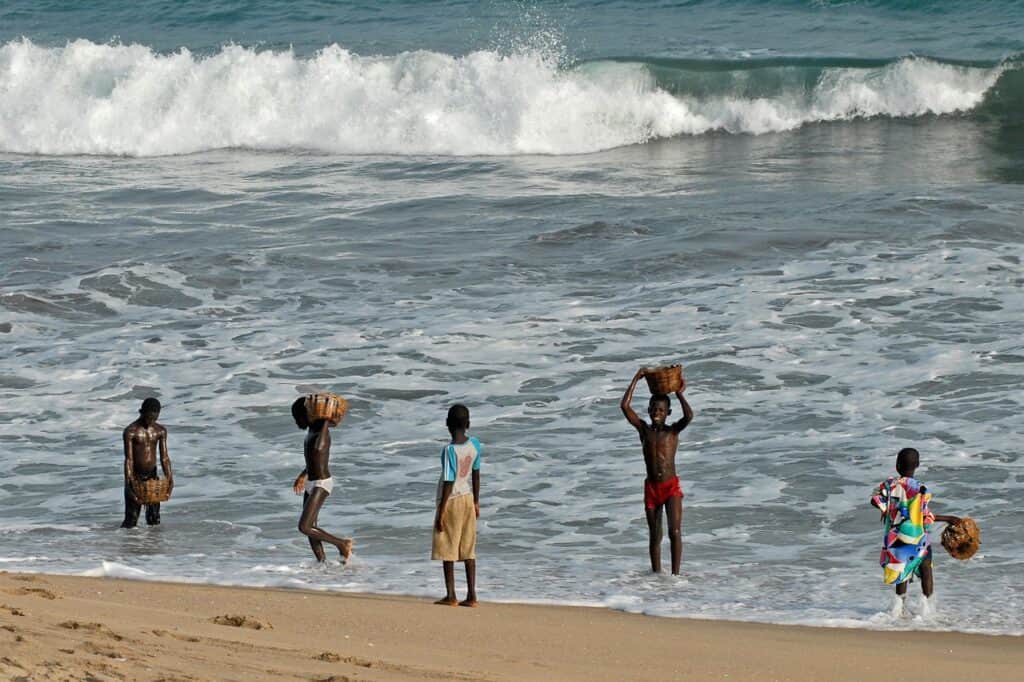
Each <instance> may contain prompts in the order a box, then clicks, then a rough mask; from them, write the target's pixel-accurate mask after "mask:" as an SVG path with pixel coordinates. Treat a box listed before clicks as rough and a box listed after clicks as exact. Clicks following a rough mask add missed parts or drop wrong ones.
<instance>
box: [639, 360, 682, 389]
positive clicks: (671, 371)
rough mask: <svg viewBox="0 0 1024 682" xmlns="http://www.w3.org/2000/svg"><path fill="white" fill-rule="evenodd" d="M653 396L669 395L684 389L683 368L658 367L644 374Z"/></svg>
mask: <svg viewBox="0 0 1024 682" xmlns="http://www.w3.org/2000/svg"><path fill="white" fill-rule="evenodd" d="M644 379H647V387H648V388H649V389H651V394H652V395H668V394H669V393H675V392H676V391H678V390H680V389H681V388H682V387H683V366H682V365H669V366H668V367H657V368H655V369H652V370H650V371H649V372H646V373H645V374H644Z"/></svg>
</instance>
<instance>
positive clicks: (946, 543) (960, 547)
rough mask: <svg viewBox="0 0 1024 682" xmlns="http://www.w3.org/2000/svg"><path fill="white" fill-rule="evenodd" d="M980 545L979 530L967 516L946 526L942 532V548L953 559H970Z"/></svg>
mask: <svg viewBox="0 0 1024 682" xmlns="http://www.w3.org/2000/svg"><path fill="white" fill-rule="evenodd" d="M980 545H981V530H979V529H978V524H976V523H975V522H974V519H972V518H971V517H969V516H965V517H963V518H962V519H960V520H959V521H957V522H955V523H951V524H949V525H948V526H946V529H945V530H944V531H942V546H943V547H945V548H946V551H947V552H949V555H950V556H951V557H953V558H954V559H960V560H961V561H963V560H965V559H970V558H971V557H972V556H974V553H975V552H977V551H978V547H979V546H980Z"/></svg>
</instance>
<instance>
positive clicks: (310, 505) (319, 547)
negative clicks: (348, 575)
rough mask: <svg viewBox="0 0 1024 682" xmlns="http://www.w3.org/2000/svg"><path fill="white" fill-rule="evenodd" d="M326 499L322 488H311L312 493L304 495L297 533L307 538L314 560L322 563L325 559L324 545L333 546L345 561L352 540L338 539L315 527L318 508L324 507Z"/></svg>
mask: <svg viewBox="0 0 1024 682" xmlns="http://www.w3.org/2000/svg"><path fill="white" fill-rule="evenodd" d="M326 499H327V491H326V490H324V489H323V488H313V492H311V493H306V494H305V496H304V497H303V503H302V516H300V517H299V532H300V533H302V534H303V535H305V536H306V537H308V538H309V546H310V547H311V548H312V549H313V554H314V555H316V560H317V561H320V562H323V561H325V560H326V559H327V557H326V555H325V554H324V543H325V542H326V543H328V544H331V545H334V546H335V547H336V548H337V549H338V553H339V554H341V558H342V559H343V560H347V559H348V557H349V555H351V554H352V540H350V539H349V538H339V537H335V536H334V535H331V534H330V533H328V532H327V531H325V530H323V529H322V528H320V527H318V526H317V519H318V517H319V516H320V507H322V506H324V500H326Z"/></svg>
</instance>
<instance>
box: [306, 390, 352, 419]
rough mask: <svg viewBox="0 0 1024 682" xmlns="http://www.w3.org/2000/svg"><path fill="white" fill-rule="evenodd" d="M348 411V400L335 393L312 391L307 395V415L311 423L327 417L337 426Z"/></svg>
mask: <svg viewBox="0 0 1024 682" xmlns="http://www.w3.org/2000/svg"><path fill="white" fill-rule="evenodd" d="M346 412H348V401H347V400H345V399H344V398H342V397H341V396H340V395H334V394H333V393H312V394H310V395H307V396H306V416H308V417H309V421H310V423H313V422H317V421H320V420H321V419H326V420H327V421H328V422H330V423H331V424H333V425H335V426H337V425H338V424H340V423H341V420H342V419H344V418H345V413H346Z"/></svg>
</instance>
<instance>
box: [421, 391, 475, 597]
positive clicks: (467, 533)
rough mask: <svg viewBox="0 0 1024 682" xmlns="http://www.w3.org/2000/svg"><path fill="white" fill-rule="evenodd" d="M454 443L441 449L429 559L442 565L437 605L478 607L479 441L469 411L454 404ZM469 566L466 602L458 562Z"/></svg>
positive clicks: (450, 418)
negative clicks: (458, 591)
mask: <svg viewBox="0 0 1024 682" xmlns="http://www.w3.org/2000/svg"><path fill="white" fill-rule="evenodd" d="M446 424H447V426H448V433H450V434H451V436H452V441H451V442H450V443H449V444H448V445H446V446H444V449H443V450H441V478H440V480H439V481H438V482H437V512H436V514H435V515H434V538H433V546H432V548H431V552H430V558H431V559H433V560H435V561H441V562H443V566H444V586H445V596H444V597H442V598H441V599H439V600H437V601H436V602H435V603H437V604H444V605H446V606H471V607H475V606H478V603H477V600H476V520H477V519H478V518H479V517H480V452H481V451H482V450H483V448H482V447H481V445H480V441H478V440H477V439H476V438H473V437H472V436H467V435H466V431H467V430H468V429H469V409H468V408H467V407H466V406H465V405H452V407H451V409H449V410H448V419H447V421H446ZM456 561H462V562H465V564H466V599H465V600H463V601H461V602H460V601H458V597H456V596H455V562H456Z"/></svg>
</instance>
